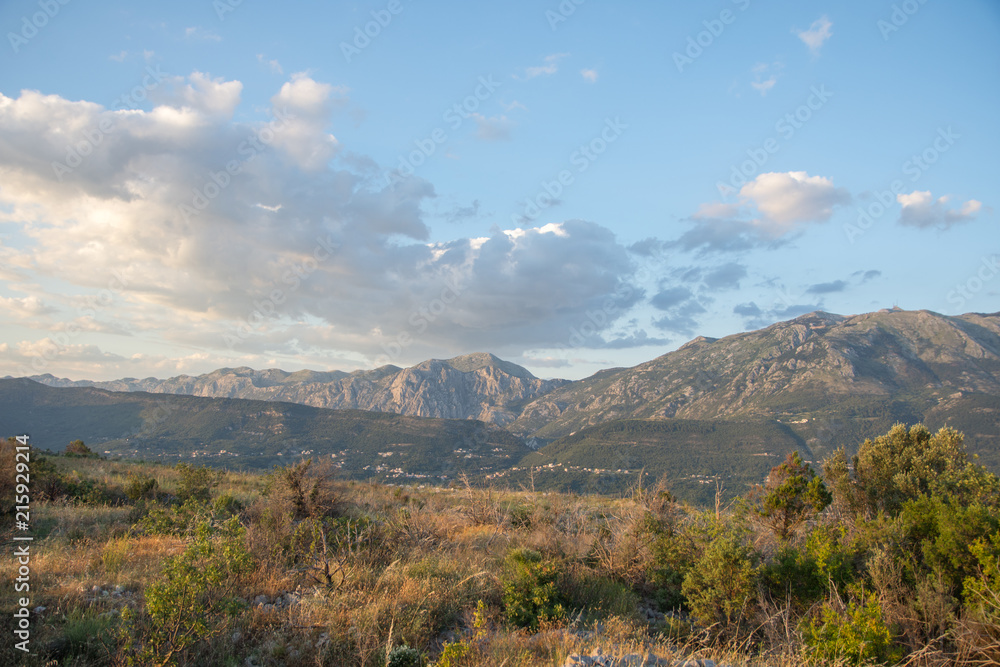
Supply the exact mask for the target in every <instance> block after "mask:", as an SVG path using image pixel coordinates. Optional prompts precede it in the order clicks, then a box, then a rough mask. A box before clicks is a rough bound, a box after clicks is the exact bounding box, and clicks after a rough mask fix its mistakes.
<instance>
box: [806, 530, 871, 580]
mask: <svg viewBox="0 0 1000 667" xmlns="http://www.w3.org/2000/svg"><path fill="white" fill-rule="evenodd" d="M805 548H806V552H807V553H808V557H809V558H810V559H812V561H813V562H815V563H816V569H817V570H818V571H819V573H820V575H821V576H822V577H823V581H824V582H825V583H826V584H833V585H834V586H836V587H837V588H838V589H844V588H846V587H847V586H849V585H850V584H851V583H853V582H854V580H855V579H856V578H857V574H858V573H857V568H856V567H855V559H857V558H858V557H859V549H860V547H858V545H855V544H852V543H849V542H848V541H847V540H846V527H845V526H842V525H837V526H821V527H819V528H817V529H816V530H814V531H812V532H811V533H810V534H809V537H808V539H807V540H806V547H805Z"/></svg>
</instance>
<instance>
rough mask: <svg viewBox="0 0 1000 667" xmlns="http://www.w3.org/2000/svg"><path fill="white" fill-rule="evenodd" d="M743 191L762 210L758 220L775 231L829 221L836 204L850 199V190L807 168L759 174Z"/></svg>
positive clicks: (781, 231)
mask: <svg viewBox="0 0 1000 667" xmlns="http://www.w3.org/2000/svg"><path fill="white" fill-rule="evenodd" d="M740 195H741V196H742V197H745V198H747V199H749V200H751V201H753V203H754V204H755V205H756V206H757V208H758V209H759V210H760V212H761V213H763V217H762V219H761V220H759V221H758V223H757V224H759V225H760V226H762V227H763V228H765V229H766V230H767V231H769V232H771V233H773V234H775V235H780V234H784V233H787V232H788V231H791V230H792V229H794V228H795V227H797V226H798V225H800V224H801V223H805V222H826V221H827V220H829V219H830V216H831V215H833V207H834V206H837V205H842V204H847V203H848V202H850V200H851V197H850V195H849V194H848V193H847V190H845V189H843V188H836V187H834V185H833V181H831V180H830V179H829V178H825V177H823V176H810V175H809V174H807V173H806V172H804V171H790V172H787V173H774V172H769V173H766V174H760V175H758V176H757V178H755V179H754V180H752V181H750V182H749V183H747V184H746V185H744V186H743V187H742V188H740Z"/></svg>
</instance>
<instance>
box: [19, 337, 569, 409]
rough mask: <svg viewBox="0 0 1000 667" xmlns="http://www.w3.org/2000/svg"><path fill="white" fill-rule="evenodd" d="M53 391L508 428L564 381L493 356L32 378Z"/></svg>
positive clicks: (479, 355) (564, 382) (480, 354)
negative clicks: (342, 367) (361, 366)
mask: <svg viewBox="0 0 1000 667" xmlns="http://www.w3.org/2000/svg"><path fill="white" fill-rule="evenodd" d="M32 379H33V380H36V381H38V382H41V383H43V384H47V385H49V386H52V387H80V386H86V387H97V388H99V389H107V390H109V391H146V392H150V393H162V394H189V395H193V396H208V397H217V398H246V399H255V400H267V401H287V402H290V403H301V404H304V405H311V406H314V407H318V408H335V409H359V410H369V411H373V412H393V413H397V414H402V415H408V416H413V417H438V418H445V419H480V420H482V421H485V422H490V423H493V424H497V425H499V426H506V425H508V424H510V423H511V422H513V421H514V420H515V419H516V418H517V415H518V414H519V413H520V406H521V405H523V404H524V403H525V402H527V401H529V400H531V399H534V398H536V397H538V396H541V395H543V394H545V393H547V392H550V391H552V390H553V389H557V388H558V387H560V386H562V385H563V384H566V381H565V380H540V379H538V378H536V377H535V376H534V375H532V374H531V373H530V372H529V371H528V370H527V369H525V368H522V367H521V366H518V365H516V364H512V363H510V362H507V361H503V360H501V359H498V358H497V357H495V356H493V355H492V354H486V353H479V354H470V355H465V356H462V357H456V358H454V359H447V360H438V359H431V360H428V361H425V362H423V363H421V364H418V365H416V366H413V367H412V368H405V369H401V368H398V367H396V366H383V367H381V368H377V369H374V370H370V371H358V372H355V373H344V372H342V371H332V372H316V371H299V372H296V373H287V372H285V371H281V370H277V369H268V370H263V371H256V370H253V369H251V368H245V367H244V368H222V369H219V370H217V371H213V372H211V373H208V374H206V375H201V376H198V377H192V376H189V375H181V376H178V377H174V378H170V379H167V380H158V379H156V378H146V379H143V380H137V379H135V378H125V379H122V380H113V381H110V382H89V381H70V380H60V379H58V378H55V377H53V376H51V375H43V376H37V377H34V378H32Z"/></svg>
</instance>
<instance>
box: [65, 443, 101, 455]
mask: <svg viewBox="0 0 1000 667" xmlns="http://www.w3.org/2000/svg"><path fill="white" fill-rule="evenodd" d="M64 453H65V454H66V456H97V455H96V454H94V452H93V451H91V449H90V447H88V446H87V445H85V444H83V440H74V441H73V442H71V443H69V444H68V445H66V450H65V452H64Z"/></svg>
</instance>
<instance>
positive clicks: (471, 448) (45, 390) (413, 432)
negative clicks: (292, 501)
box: [0, 379, 530, 479]
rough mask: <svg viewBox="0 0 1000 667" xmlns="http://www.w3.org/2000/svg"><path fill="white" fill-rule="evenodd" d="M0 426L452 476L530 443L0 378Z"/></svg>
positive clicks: (307, 411)
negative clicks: (305, 458) (322, 459)
mask: <svg viewBox="0 0 1000 667" xmlns="http://www.w3.org/2000/svg"><path fill="white" fill-rule="evenodd" d="M0 433H3V434H5V436H7V435H15V434H18V435H19V434H25V433H26V434H29V435H30V436H31V439H32V444H34V445H35V446H37V447H40V448H42V449H51V450H54V451H61V450H62V449H63V448H64V447H65V446H66V444H67V443H68V442H70V441H71V440H74V439H82V440H84V442H86V443H87V444H88V445H89V446H90V447H91V448H92V449H93V450H94V451H97V452H99V453H107V454H113V455H118V456H127V457H135V458H147V459H164V460H168V461H172V460H178V459H180V458H185V459H188V460H190V459H192V458H193V459H195V460H196V461H199V462H200V461H204V462H206V463H212V464H214V465H226V466H228V467H233V468H237V467H239V468H257V469H260V468H270V467H271V466H273V465H275V464H278V463H283V462H288V461H289V460H291V459H293V458H298V457H300V456H314V457H321V458H326V459H328V460H332V461H334V462H335V464H336V465H337V466H338V467H340V468H342V469H343V470H344V472H345V473H347V474H349V475H352V476H357V477H374V478H382V479H389V478H399V477H403V478H406V477H410V478H418V479H419V478H423V477H436V478H438V479H454V478H455V477H456V476H457V475H458V474H459V473H461V472H467V473H468V474H470V475H478V474H486V473H490V472H494V471H496V470H500V469H505V468H507V467H509V466H510V465H511V463H512V462H515V461H517V460H519V459H520V458H521V457H523V456H524V455H525V454H526V453H528V452H529V451H530V450H529V449H528V448H527V447H526V446H525V445H524V443H523V442H522V441H521V440H519V439H518V438H515V437H514V436H512V435H511V434H510V433H508V432H507V431H504V430H503V429H500V428H498V427H496V426H493V425H491V424H485V423H483V422H478V421H473V420H445V419H422V418H418V417H407V416H403V415H395V414H389V413H377V412H364V411H360V410H326V409H322V408H314V407H311V406H305V405H298V404H294V403H281V402H265V401H251V400H246V399H226V398H206V397H196V396H180V395H171V394H167V395H164V394H150V393H146V392H110V391H106V390H103V389H96V388H92V387H73V388H53V387H46V386H44V385H42V384H39V383H37V382H32V381H30V380H26V379H16V380H11V379H4V380H0Z"/></svg>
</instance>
